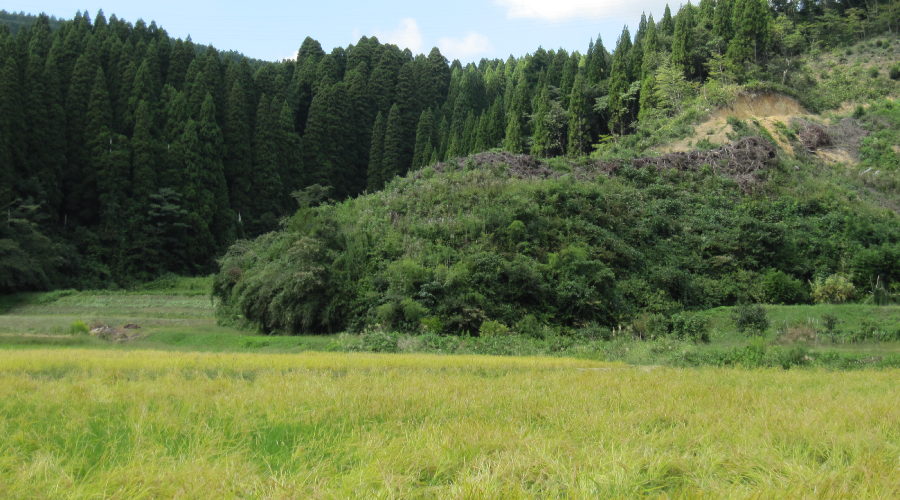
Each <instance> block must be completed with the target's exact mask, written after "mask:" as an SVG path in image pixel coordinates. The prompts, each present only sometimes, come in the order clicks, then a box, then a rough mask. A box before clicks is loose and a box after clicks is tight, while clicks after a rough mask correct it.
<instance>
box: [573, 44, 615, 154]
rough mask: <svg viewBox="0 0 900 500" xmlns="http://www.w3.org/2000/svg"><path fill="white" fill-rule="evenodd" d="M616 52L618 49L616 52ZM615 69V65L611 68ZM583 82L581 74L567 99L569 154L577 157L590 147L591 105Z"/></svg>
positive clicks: (576, 78)
mask: <svg viewBox="0 0 900 500" xmlns="http://www.w3.org/2000/svg"><path fill="white" fill-rule="evenodd" d="M616 52H618V49H617V50H616ZM613 68H615V65H614V66H613ZM585 84H586V82H585V80H584V77H583V76H582V74H581V73H578V76H576V77H575V83H574V84H573V85H572V96H571V98H570V99H569V141H568V144H569V147H568V149H569V154H570V155H571V156H578V155H581V154H584V153H585V152H587V151H588V148H589V147H590V145H591V132H590V124H589V123H588V117H589V115H590V112H591V103H590V102H588V99H587V95H586V93H585Z"/></svg>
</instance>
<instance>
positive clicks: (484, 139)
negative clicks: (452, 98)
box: [429, 111, 490, 153]
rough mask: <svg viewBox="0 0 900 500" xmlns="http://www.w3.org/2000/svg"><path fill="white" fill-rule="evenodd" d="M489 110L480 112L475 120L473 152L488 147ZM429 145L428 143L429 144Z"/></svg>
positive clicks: (484, 149) (485, 149)
mask: <svg viewBox="0 0 900 500" xmlns="http://www.w3.org/2000/svg"><path fill="white" fill-rule="evenodd" d="M489 113H490V111H485V112H483V113H481V116H479V117H478V120H476V121H475V123H476V125H475V129H476V131H475V152H476V153H480V152H482V151H487V149H488V144H489V143H488V121H489V119H488V115H489ZM429 146H430V145H429Z"/></svg>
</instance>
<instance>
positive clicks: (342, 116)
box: [300, 82, 360, 199]
mask: <svg viewBox="0 0 900 500" xmlns="http://www.w3.org/2000/svg"><path fill="white" fill-rule="evenodd" d="M351 105H352V102H351V100H350V97H349V94H348V92H347V87H346V84H345V83H343V82H341V83H338V84H335V85H333V86H331V87H330V88H328V89H325V90H324V91H322V92H321V93H319V94H317V95H316V97H315V98H314V99H313V103H312V106H311V107H310V111H309V119H308V120H307V123H306V131H305V133H304V134H303V138H302V140H301V146H300V150H301V151H300V155H301V158H302V162H303V169H304V172H306V175H307V180H306V181H305V182H304V185H307V186H308V185H311V184H320V185H322V186H330V187H331V188H332V189H331V191H330V195H331V196H332V197H334V198H335V199H343V198H346V197H347V196H351V195H354V194H356V193H355V192H354V191H353V189H354V186H358V185H359V184H360V181H359V180H358V179H356V178H355V177H356V176H357V175H359V173H358V172H356V169H355V164H354V161H353V160H354V157H355V154H356V149H355V148H354V144H353V140H354V138H353V135H352V134H351V133H348V124H350V123H352V120H351V115H352V114H353V110H352V108H351Z"/></svg>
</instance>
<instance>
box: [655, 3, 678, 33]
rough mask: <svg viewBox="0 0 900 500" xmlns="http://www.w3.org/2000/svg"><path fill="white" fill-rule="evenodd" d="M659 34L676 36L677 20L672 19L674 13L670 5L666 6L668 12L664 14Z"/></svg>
mask: <svg viewBox="0 0 900 500" xmlns="http://www.w3.org/2000/svg"><path fill="white" fill-rule="evenodd" d="M659 32H660V33H662V34H663V35H666V36H672V35H674V34H675V20H674V19H672V11H671V10H669V4H666V10H665V12H663V17H662V20H661V21H660V22H659Z"/></svg>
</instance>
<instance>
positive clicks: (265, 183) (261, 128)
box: [238, 94, 305, 235]
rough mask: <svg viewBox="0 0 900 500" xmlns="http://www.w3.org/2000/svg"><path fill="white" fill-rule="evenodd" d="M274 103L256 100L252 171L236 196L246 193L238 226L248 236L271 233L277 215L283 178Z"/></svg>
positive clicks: (267, 100) (266, 99)
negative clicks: (248, 184) (241, 225)
mask: <svg viewBox="0 0 900 500" xmlns="http://www.w3.org/2000/svg"><path fill="white" fill-rule="evenodd" d="M277 103H278V100H277V99H275V101H274V102H273V100H271V99H269V96H267V95H266V94H263V95H262V96H261V97H260V99H259V107H258V108H257V111H256V131H255V133H254V135H253V150H252V151H253V153H254V155H255V156H254V161H253V168H252V169H251V171H250V172H248V173H247V174H244V175H245V176H246V179H245V180H246V182H248V183H250V186H246V187H245V186H242V187H241V189H239V190H238V192H239V193H241V191H242V190H247V191H246V195H247V198H246V199H245V200H244V201H245V204H244V205H243V206H242V207H241V209H242V210H243V211H242V224H243V225H244V227H245V229H246V231H247V233H248V234H251V235H257V234H261V233H264V232H268V231H273V230H275V228H276V223H277V221H278V218H279V216H280V212H281V210H280V206H279V205H280V201H281V191H282V186H283V184H284V183H285V182H286V181H287V179H283V178H282V172H281V168H280V165H279V149H280V145H279V144H278V134H277V126H278V125H277V124H276V115H275V110H276V109H277ZM244 175H242V176H241V177H244ZM304 180H305V179H304Z"/></svg>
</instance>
